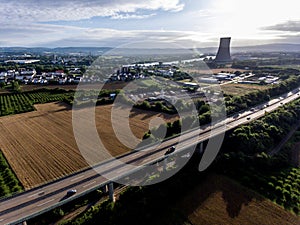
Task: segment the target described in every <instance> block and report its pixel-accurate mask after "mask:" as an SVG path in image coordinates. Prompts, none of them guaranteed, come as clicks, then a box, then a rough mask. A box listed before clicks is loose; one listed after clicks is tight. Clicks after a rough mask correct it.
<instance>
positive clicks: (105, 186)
mask: <svg viewBox="0 0 300 225" xmlns="http://www.w3.org/2000/svg"><path fill="white" fill-rule="evenodd" d="M102 188H103V193H107V192H108V185H104V186H103V187H102Z"/></svg>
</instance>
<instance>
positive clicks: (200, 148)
mask: <svg viewBox="0 0 300 225" xmlns="http://www.w3.org/2000/svg"><path fill="white" fill-rule="evenodd" d="M198 152H199V154H200V155H201V154H202V153H203V142H201V143H200V144H199V147H198Z"/></svg>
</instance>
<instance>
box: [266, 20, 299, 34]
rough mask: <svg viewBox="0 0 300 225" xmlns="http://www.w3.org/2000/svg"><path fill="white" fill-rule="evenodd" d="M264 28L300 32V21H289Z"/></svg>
mask: <svg viewBox="0 0 300 225" xmlns="http://www.w3.org/2000/svg"><path fill="white" fill-rule="evenodd" d="M263 29H264V30H276V31H290V32H300V21H287V22H284V23H279V24H276V25H273V26H267V27H264V28H263Z"/></svg>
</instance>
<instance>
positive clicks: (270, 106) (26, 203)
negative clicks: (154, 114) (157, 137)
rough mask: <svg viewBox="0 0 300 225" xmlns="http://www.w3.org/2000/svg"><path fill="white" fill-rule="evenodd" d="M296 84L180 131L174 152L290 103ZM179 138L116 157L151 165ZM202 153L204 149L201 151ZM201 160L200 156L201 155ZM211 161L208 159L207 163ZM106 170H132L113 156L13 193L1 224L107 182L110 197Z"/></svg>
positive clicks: (119, 173)
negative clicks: (206, 123)
mask: <svg viewBox="0 0 300 225" xmlns="http://www.w3.org/2000/svg"><path fill="white" fill-rule="evenodd" d="M299 95H300V93H299V88H297V89H295V90H293V91H291V92H289V93H287V94H284V95H282V96H280V97H278V98H276V99H273V100H271V101H269V102H265V103H264V104H261V105H258V106H256V107H255V108H252V109H251V110H249V111H245V112H241V113H239V114H238V115H235V116H232V117H228V118H226V120H225V121H221V122H219V123H218V124H214V125H213V126H206V127H204V128H201V129H197V130H192V131H190V132H186V133H184V134H182V135H181V137H180V138H181V145H180V146H181V147H180V148H178V149H176V151H175V152H174V154H175V153H176V154H179V153H180V152H182V153H183V152H184V151H185V150H186V149H188V148H189V147H191V146H194V145H196V144H199V143H200V145H201V143H203V142H204V141H206V140H208V139H210V138H212V137H213V136H217V135H219V134H222V133H224V131H227V130H230V129H233V128H235V127H237V126H239V125H241V124H245V123H249V122H250V121H252V120H255V119H257V118H259V117H262V116H264V115H265V113H266V112H270V111H273V110H275V109H276V108H278V107H280V106H282V105H283V104H286V103H289V102H291V101H293V100H295V99H297V98H298V97H299ZM177 142H178V137H175V138H169V139H168V140H166V141H164V142H163V143H162V144H161V145H160V147H159V148H157V149H151V147H150V148H149V149H146V150H147V151H145V150H143V151H133V152H130V153H127V154H124V155H122V156H120V157H119V158H120V159H121V160H122V161H123V162H125V163H128V164H134V165H141V166H143V165H150V164H153V163H155V162H159V161H162V160H164V159H165V158H166V157H167V156H166V155H165V152H166V150H167V149H168V148H169V147H170V146H173V145H176V143H177ZM203 157H205V153H204V155H203ZM202 160H203V158H202ZM209 164H210V162H207V166H208V165H209ZM95 169H96V170H97V171H101V174H108V175H109V176H110V177H119V178H122V177H126V176H128V175H129V174H131V173H132V172H134V171H132V170H133V169H132V167H127V166H126V164H125V165H123V166H120V165H119V164H118V163H116V162H115V160H107V161H104V162H101V163H100V164H98V165H97V166H95V168H94V169H92V168H88V169H85V170H83V171H80V172H77V173H75V174H72V175H69V176H66V177H64V178H62V179H59V180H56V181H53V182H51V183H48V184H45V185H42V186H40V187H37V188H34V189H31V190H28V191H25V192H22V193H20V194H17V195H15V196H12V197H8V198H5V199H2V200H0V224H20V223H23V222H25V221H26V220H29V219H30V218H33V217H36V216H37V215H40V214H42V213H44V212H47V211H49V210H52V209H54V208H56V207H58V206H61V205H63V204H65V203H67V202H69V201H71V200H74V199H75V198H78V197H80V196H83V195H85V194H87V193H89V192H91V191H93V190H96V189H98V188H100V187H102V186H105V185H107V186H108V188H109V190H110V197H111V198H112V197H113V183H112V181H110V180H107V179H106V178H105V177H103V176H101V175H99V174H98V173H97V172H96V171H95ZM70 189H76V190H77V193H76V194H75V195H72V196H67V195H66V193H67V191H68V190H70Z"/></svg>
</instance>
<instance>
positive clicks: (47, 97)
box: [0, 89, 74, 116]
mask: <svg viewBox="0 0 300 225" xmlns="http://www.w3.org/2000/svg"><path fill="white" fill-rule="evenodd" d="M73 95H74V92H73V91H63V90H46V89H44V90H39V91H32V92H24V93H6V94H1V95H0V116H5V115H10V114H17V113H24V112H30V111H33V110H34V107H33V105H34V104H41V103H47V102H55V101H63V100H65V99H66V98H69V97H71V96H73Z"/></svg>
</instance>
